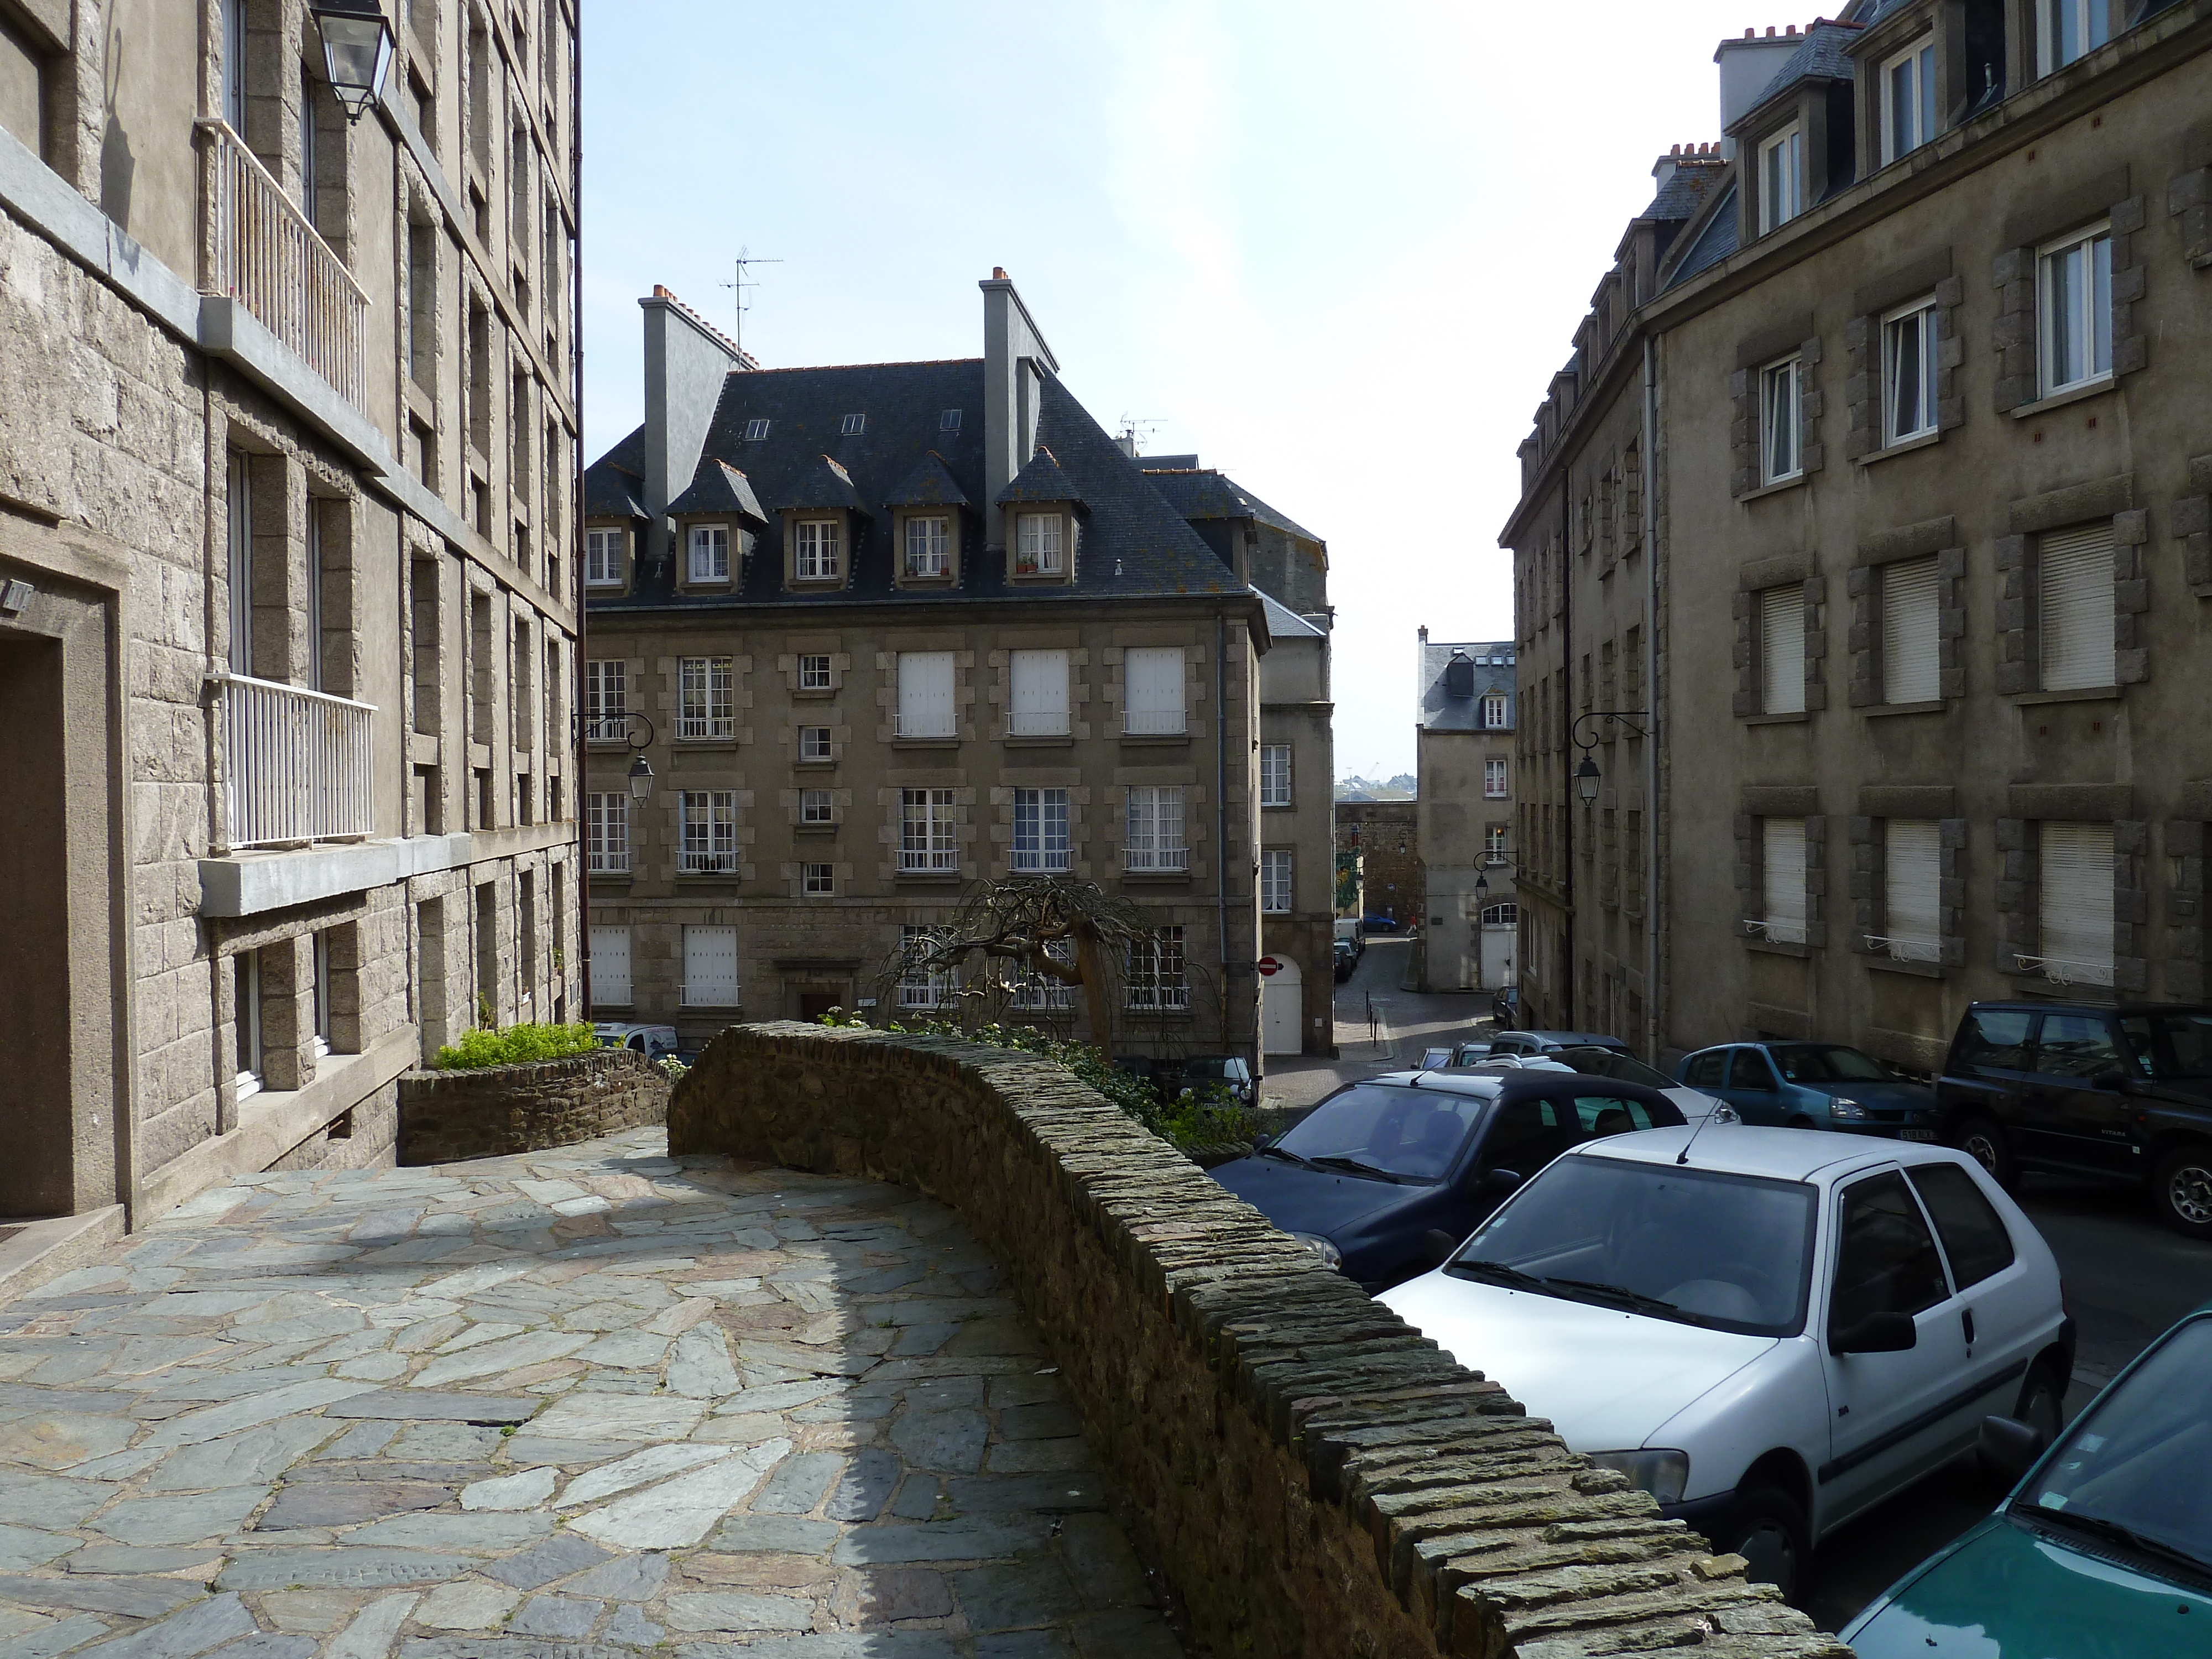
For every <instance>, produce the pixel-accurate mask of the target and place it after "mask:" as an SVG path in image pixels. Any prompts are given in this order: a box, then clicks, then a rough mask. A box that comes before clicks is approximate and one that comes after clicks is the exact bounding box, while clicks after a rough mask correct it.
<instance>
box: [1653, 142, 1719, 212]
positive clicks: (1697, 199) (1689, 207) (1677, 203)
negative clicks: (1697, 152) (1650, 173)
mask: <svg viewBox="0 0 2212 1659" xmlns="http://www.w3.org/2000/svg"><path fill="white" fill-rule="evenodd" d="M1727 168H1728V164H1727V163H1726V162H1725V161H1722V160H1721V159H1720V158H1719V157H1718V156H1714V157H1712V158H1711V159H1710V160H1709V159H1707V158H1705V157H1703V156H1699V157H1697V158H1694V159H1692V158H1691V157H1688V156H1684V157H1681V158H1679V159H1678V160H1677V161H1676V164H1675V167H1674V173H1673V176H1672V177H1670V178H1669V179H1668V180H1667V182H1666V183H1665V184H1663V185H1660V186H1659V188H1658V191H1656V193H1655V194H1654V195H1653V196H1652V197H1651V205H1650V207H1648V208H1646V209H1644V211H1643V212H1642V213H1640V214H1638V215H1637V217H1638V218H1639V219H1656V220H1657V221H1659V222H1661V223H1662V224H1680V222H1682V221H1683V220H1685V219H1693V218H1695V217H1696V216H1697V213H1698V210H1699V208H1701V207H1703V206H1704V205H1705V197H1708V196H1710V195H1711V193H1712V190H1713V186H1714V185H1717V184H1718V183H1720V181H1721V177H1722V175H1723V173H1725V172H1726V171H1727Z"/></svg>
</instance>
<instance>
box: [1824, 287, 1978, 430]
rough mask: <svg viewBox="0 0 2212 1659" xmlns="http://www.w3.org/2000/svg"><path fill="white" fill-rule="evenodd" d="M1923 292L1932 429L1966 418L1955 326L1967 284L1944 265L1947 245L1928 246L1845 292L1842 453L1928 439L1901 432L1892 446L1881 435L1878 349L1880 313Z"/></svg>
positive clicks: (1962, 348) (1961, 344)
mask: <svg viewBox="0 0 2212 1659" xmlns="http://www.w3.org/2000/svg"><path fill="white" fill-rule="evenodd" d="M1923 295H1933V296H1934V298H1935V301H1936V306H1935V310H1936V434H1935V435H1937V436H1940V435H1942V434H1943V433H1945V432H1948V431H1949V430H1950V429H1951V428H1953V427H1954V426H1958V425H1960V423H1961V422H1964V421H1965V420H1966V393H1965V390H1964V382H1963V380H1962V378H1961V376H1960V370H1959V366H1960V362H1962V361H1963V359H1964V357H1965V356H1966V345H1965V341H1964V338H1963V337H1962V336H1961V335H1960V323H1961V320H1962V318H1961V313H1963V311H1964V310H1965V307H1966V280H1965V279H1964V278H1963V277H1960V276H1956V275H1954V273H1953V271H1952V269H1951V250H1950V249H1949V248H1948V247H1943V248H1938V249H1936V251H1935V252H1931V253H1929V254H1926V255H1924V256H1923V257H1922V258H1918V259H1915V260H1913V261H1911V263H1910V264H1903V265H1899V267H1897V268H1896V269H1895V270H1893V271H1892V272H1890V273H1889V274H1888V275H1887V276H1883V277H1881V278H1880V279H1878V280H1876V281H1875V282H1871V283H1865V284H1864V285H1863V286H1861V287H1859V288H1857V289H1853V290H1852V292H1851V315H1850V321H1848V322H1846V323H1845V324H1844V351H1845V353H1846V354H1847V355H1848V357H1849V359H1850V377H1849V378H1848V379H1847V380H1845V381H1844V411H1845V419H1846V422H1847V435H1846V436H1845V438H1844V455H1845V456H1846V457H1848V458H1849V459H1851V460H1854V461H1856V460H1860V459H1880V458H1881V457H1882V456H1884V455H1886V454H1890V453H1902V452H1903V451H1904V450H1905V448H1907V447H1918V446H1920V445H1922V444H1925V443H1927V442H1929V441H1930V437H1929V435H1920V436H1916V437H1911V438H1905V439H1901V440H1899V441H1898V442H1897V443H1896V444H1895V445H1890V444H1888V443H1887V442H1886V441H1885V439H1884V436H1883V421H1882V410H1883V404H1884V398H1883V374H1884V368H1883V362H1882V359H1883V349H1882V325H1881V319H1882V317H1883V315H1884V314H1885V313H1888V312H1891V311H1894V310H1895V309H1896V308H1897V307H1899V306H1901V305H1905V304H1908V303H1910V302H1911V301H1914V300H1917V299H1919V298H1921V297H1922V296H1923Z"/></svg>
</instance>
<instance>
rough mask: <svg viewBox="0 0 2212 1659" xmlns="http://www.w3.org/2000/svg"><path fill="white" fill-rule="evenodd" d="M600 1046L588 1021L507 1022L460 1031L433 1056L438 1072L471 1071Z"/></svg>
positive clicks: (585, 1051) (547, 1057)
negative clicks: (455, 1039) (497, 1027)
mask: <svg viewBox="0 0 2212 1659" xmlns="http://www.w3.org/2000/svg"><path fill="white" fill-rule="evenodd" d="M598 1047H599V1038H598V1037H597V1036H594V1035H593V1034H592V1028H591V1027H590V1026H589V1025H586V1024H581V1023H579V1024H574V1025H533V1024H522V1025H510V1026H508V1027H507V1029H506V1030H503V1031H495V1030H492V1029H490V1028H489V1026H483V1025H479V1026H477V1027H476V1028H475V1029H474V1030H467V1031H464V1032H462V1033H461V1040H460V1041H459V1042H449V1043H447V1045H446V1046H445V1047H444V1048H441V1049H439V1050H438V1052H437V1054H435V1056H434V1057H433V1058H432V1060H431V1061H430V1064H431V1066H432V1067H433V1068H434V1069H435V1070H437V1071H441V1072H472V1071H474V1070H476V1069H477V1067H478V1066H513V1065H516V1064H519V1063H520V1062H521V1061H523V1060H559V1059H560V1058H562V1056H563V1055H564V1054H589V1053H591V1052H592V1049H594V1048H598Z"/></svg>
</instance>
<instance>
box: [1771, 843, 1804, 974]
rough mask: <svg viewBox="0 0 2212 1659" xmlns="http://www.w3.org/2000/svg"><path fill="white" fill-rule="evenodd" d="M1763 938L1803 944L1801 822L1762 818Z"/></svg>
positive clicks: (1802, 850) (1802, 845) (1802, 844)
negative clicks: (1763, 875) (1764, 900)
mask: <svg viewBox="0 0 2212 1659" xmlns="http://www.w3.org/2000/svg"><path fill="white" fill-rule="evenodd" d="M1760 823H1761V826H1762V829H1761V836H1762V840H1763V843H1764V844H1763V848H1762V850H1763V852H1764V854H1765V883H1766V915H1765V922H1766V936H1767V938H1769V939H1778V940H1780V941H1782V942H1784V943H1786V944H1791V945H1802V944H1804V943H1805V820H1804V819H1802V818H1763V819H1761V820H1760Z"/></svg>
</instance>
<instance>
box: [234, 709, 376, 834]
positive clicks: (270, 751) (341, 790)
mask: <svg viewBox="0 0 2212 1659" xmlns="http://www.w3.org/2000/svg"><path fill="white" fill-rule="evenodd" d="M222 700H223V727H224V732H225V734H226V742H227V745H228V778H229V783H230V844H231V845H232V846H234V847H261V846H266V845H268V844H269V843H270V842H290V841H328V840H334V839H337V838H339V837H342V836H366V835H368V834H370V833H371V832H372V830H373V829H374V823H375V813H374V804H373V802H372V801H371V799H370V788H369V780H370V778H371V776H372V772H371V769H370V759H371V752H372V751H371V731H370V716H371V715H373V714H375V713H376V710H375V708H374V707H373V706H372V705H370V704H368V703H365V702H349V701H347V699H345V698H343V697H333V696H330V695H329V694H328V693H326V692H322V691H308V690H302V689H301V687H299V686H296V685H279V684H276V682H275V681H273V680H257V679H249V678H246V677H245V676H244V675H240V674H232V675H229V676H227V677H226V678H225V679H224V681H223V696H222Z"/></svg>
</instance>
